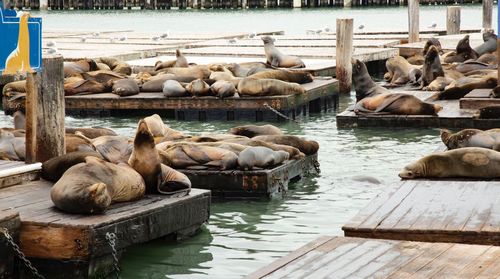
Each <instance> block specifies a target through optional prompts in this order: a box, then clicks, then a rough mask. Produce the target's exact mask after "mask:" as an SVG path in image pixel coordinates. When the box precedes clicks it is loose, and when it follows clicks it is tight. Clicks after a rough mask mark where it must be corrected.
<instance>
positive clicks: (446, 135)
mask: <svg viewBox="0 0 500 279" xmlns="http://www.w3.org/2000/svg"><path fill="white" fill-rule="evenodd" d="M441 140H442V141H443V143H444V144H445V145H446V147H448V149H457V148H464V147H483V148H489V149H495V150H497V151H498V149H500V131H495V130H493V131H492V130H489V131H482V130H478V129H464V130H461V131H459V132H457V133H452V132H451V131H450V130H447V129H442V130H441Z"/></svg>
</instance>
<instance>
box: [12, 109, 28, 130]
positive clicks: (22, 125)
mask: <svg viewBox="0 0 500 279" xmlns="http://www.w3.org/2000/svg"><path fill="white" fill-rule="evenodd" d="M12 116H13V117H14V129H16V130H24V129H26V116H25V115H24V113H23V112H22V111H20V110H16V112H14V114H13V115H12Z"/></svg>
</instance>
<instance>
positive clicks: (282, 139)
mask: <svg viewBox="0 0 500 279" xmlns="http://www.w3.org/2000/svg"><path fill="white" fill-rule="evenodd" d="M252 139H253V140H260V141H264V142H268V143H274V144H283V145H289V146H293V147H295V148H298V149H299V150H300V151H301V152H302V153H304V154H306V155H313V154H316V153H317V152H318V149H319V144H318V142H316V141H314V140H306V139H303V138H300V137H297V136H289V135H267V136H256V137H253V138H252Z"/></svg>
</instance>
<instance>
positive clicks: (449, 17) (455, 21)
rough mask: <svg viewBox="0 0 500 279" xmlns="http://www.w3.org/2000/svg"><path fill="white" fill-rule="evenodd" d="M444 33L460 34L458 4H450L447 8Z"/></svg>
mask: <svg viewBox="0 0 500 279" xmlns="http://www.w3.org/2000/svg"><path fill="white" fill-rule="evenodd" d="M446 34H447V35H453V34H460V6H451V7H448V8H447V10H446Z"/></svg>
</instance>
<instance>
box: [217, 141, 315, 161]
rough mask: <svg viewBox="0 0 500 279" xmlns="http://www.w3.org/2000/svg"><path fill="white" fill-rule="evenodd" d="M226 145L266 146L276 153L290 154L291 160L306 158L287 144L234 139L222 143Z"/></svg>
mask: <svg viewBox="0 0 500 279" xmlns="http://www.w3.org/2000/svg"><path fill="white" fill-rule="evenodd" d="M222 142H224V143H237V144H240V145H243V146H264V147H267V148H270V149H272V150H274V151H279V150H282V151H285V152H287V153H288V154H289V158H290V159H302V158H304V157H305V154H304V153H302V152H301V151H300V150H299V149H298V148H296V147H293V146H290V145H285V144H275V143H272V142H265V141H262V140H255V139H253V138H252V139H250V138H239V139H237V138H234V139H227V140H224V141H222Z"/></svg>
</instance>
